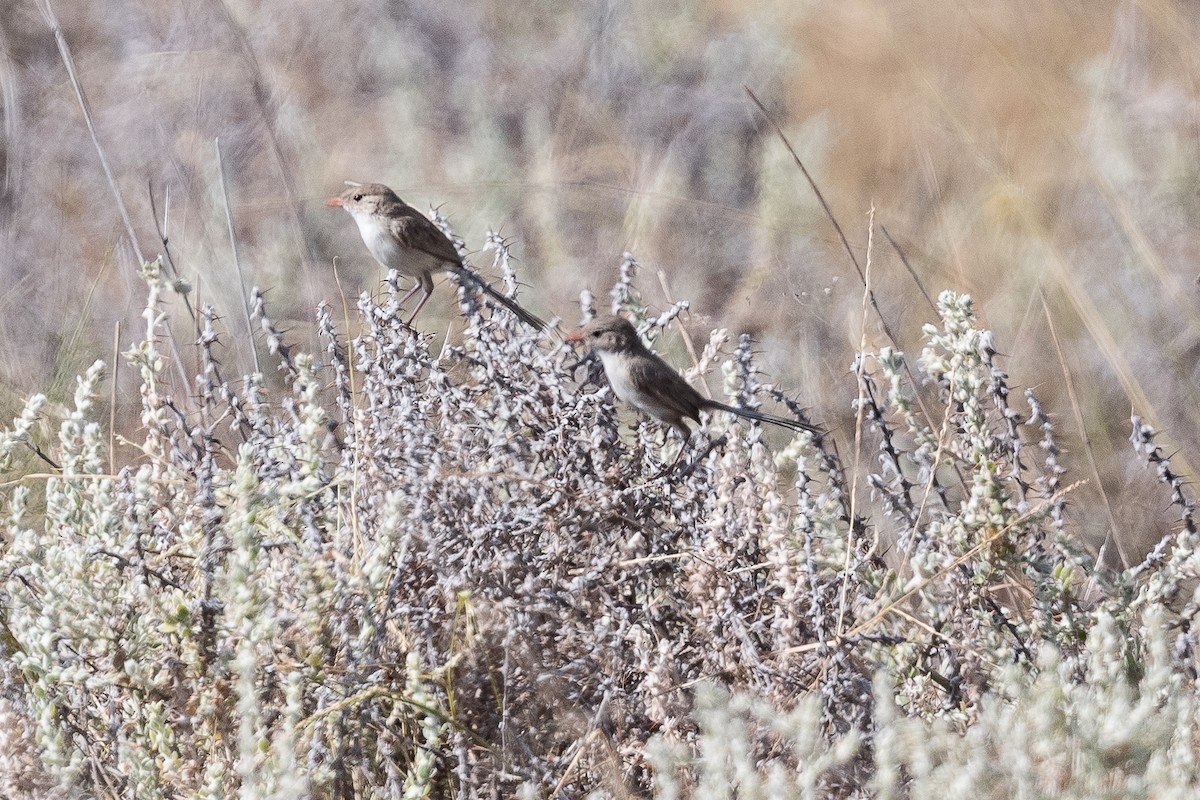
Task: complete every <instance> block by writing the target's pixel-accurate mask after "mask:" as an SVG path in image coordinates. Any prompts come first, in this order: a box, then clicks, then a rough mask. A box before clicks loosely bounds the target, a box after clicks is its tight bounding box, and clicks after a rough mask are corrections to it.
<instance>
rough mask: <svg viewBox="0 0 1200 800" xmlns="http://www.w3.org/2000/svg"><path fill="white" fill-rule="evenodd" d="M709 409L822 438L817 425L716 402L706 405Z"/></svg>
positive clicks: (711, 401) (709, 402) (712, 401)
mask: <svg viewBox="0 0 1200 800" xmlns="http://www.w3.org/2000/svg"><path fill="white" fill-rule="evenodd" d="M705 405H706V406H708V407H709V408H719V409H721V410H722V411H728V412H729V413H730V414H737V415H738V416H739V417H748V418H749V419H756V420H758V421H759V422H769V423H771V424H772V425H779V426H781V427H784V428H790V429H792V430H794V431H808V432H809V433H811V434H814V435H816V436H820V435H821V434H822V430H821V429H820V428H818V427H817V426H816V425H812V424H810V423H808V422H805V421H804V420H799V419H788V418H787V417H776V416H775V415H773V414H764V413H763V412H761V411H752V410H751V409H749V408H738V407H737V406H727V405H725V404H724V403H718V402H717V401H716V400H709V401H708V402H706V403H705Z"/></svg>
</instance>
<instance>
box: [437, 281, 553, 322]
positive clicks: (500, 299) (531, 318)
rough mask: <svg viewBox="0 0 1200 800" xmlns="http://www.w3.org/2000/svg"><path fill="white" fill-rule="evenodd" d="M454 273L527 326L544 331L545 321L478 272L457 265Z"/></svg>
mask: <svg viewBox="0 0 1200 800" xmlns="http://www.w3.org/2000/svg"><path fill="white" fill-rule="evenodd" d="M454 274H455V275H457V276H458V277H459V278H462V279H463V280H466V281H468V282H469V283H472V284H474V285H475V286H478V287H479V288H480V289H481V290H482V291H483V293H484V294H486V295H487V296H488V297H490V298H492V299H493V300H495V301H496V302H497V303H499V304H500V305H502V306H504V307H505V308H507V309H508V310H509V311H511V312H512V313H513V314H514V315H515V316H516V317H517V319H519V320H521V321H522V322H524V323H525V324H526V325H528V326H529V327H531V328H534V329H536V330H539V331H544V330H545V329H546V322H545V321H544V320H543V319H541V318H540V317H538V316H536V315H534V314H531V313H530V312H528V311H526V310H525V309H523V308H521V306H520V304H518V303H517V301H516V300H513V299H512V298H511V297H508V296H506V295H505V294H504V293H502V292H499V291H497V290H495V289H493V288H492V287H491V286H489V285H488V282H487V281H485V280H484V279H483V276H482V275H479V274H478V273H476V272H474V271H472V270H470V269H467V268H466V267H459V268H458V269H456V270H454Z"/></svg>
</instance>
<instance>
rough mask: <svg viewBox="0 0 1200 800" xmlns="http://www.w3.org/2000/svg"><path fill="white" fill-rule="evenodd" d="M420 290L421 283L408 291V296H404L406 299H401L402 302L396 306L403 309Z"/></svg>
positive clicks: (418, 282)
mask: <svg viewBox="0 0 1200 800" xmlns="http://www.w3.org/2000/svg"><path fill="white" fill-rule="evenodd" d="M420 288H421V282H420V281H417V282H416V283H415V284H413V287H412V288H411V289H409V290H408V294H406V295H404V297H401V298H400V302H399V303H397V304H396V306H397V307H398V308H403V307H404V304H405V303H407V302H408V301H409V300H410V299H412V296H413V295H414V294H416V293H417V290H418V289H420Z"/></svg>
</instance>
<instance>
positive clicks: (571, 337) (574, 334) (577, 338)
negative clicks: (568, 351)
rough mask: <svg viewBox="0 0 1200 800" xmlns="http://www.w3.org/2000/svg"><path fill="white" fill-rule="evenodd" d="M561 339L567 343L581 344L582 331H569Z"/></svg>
mask: <svg viewBox="0 0 1200 800" xmlns="http://www.w3.org/2000/svg"><path fill="white" fill-rule="evenodd" d="M563 339H565V340H566V341H568V342H582V341H583V331H581V330H576V331H571V332H570V333H568V334H567V335H566V336H564V337H563Z"/></svg>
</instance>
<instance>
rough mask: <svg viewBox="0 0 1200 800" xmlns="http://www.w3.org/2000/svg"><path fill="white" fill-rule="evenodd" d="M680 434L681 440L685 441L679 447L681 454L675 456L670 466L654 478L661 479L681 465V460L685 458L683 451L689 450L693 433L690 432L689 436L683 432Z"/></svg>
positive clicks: (665, 467)
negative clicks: (677, 465)
mask: <svg viewBox="0 0 1200 800" xmlns="http://www.w3.org/2000/svg"><path fill="white" fill-rule="evenodd" d="M672 430H675V429H672ZM679 434H680V438H682V439H683V442H682V443H680V445H679V452H678V453H676V454H675V458H673V459H672V460H671V463H670V464H667V465H666V466H664V467H663V468H662V469H661V470H659V471H658V474H657V475H655V476H654V477H655V478H661V477H662V476H663V475H666V474H667V473H668V472H670V471H671V470H673V469H675V465H676V464H678V463H679V459H681V458H683V451H684V450H687V446H688V442H690V441H691V440H692V432H691V431H690V430H689V431H688V432H687V435H684V434H683V433H682V432H679Z"/></svg>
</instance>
